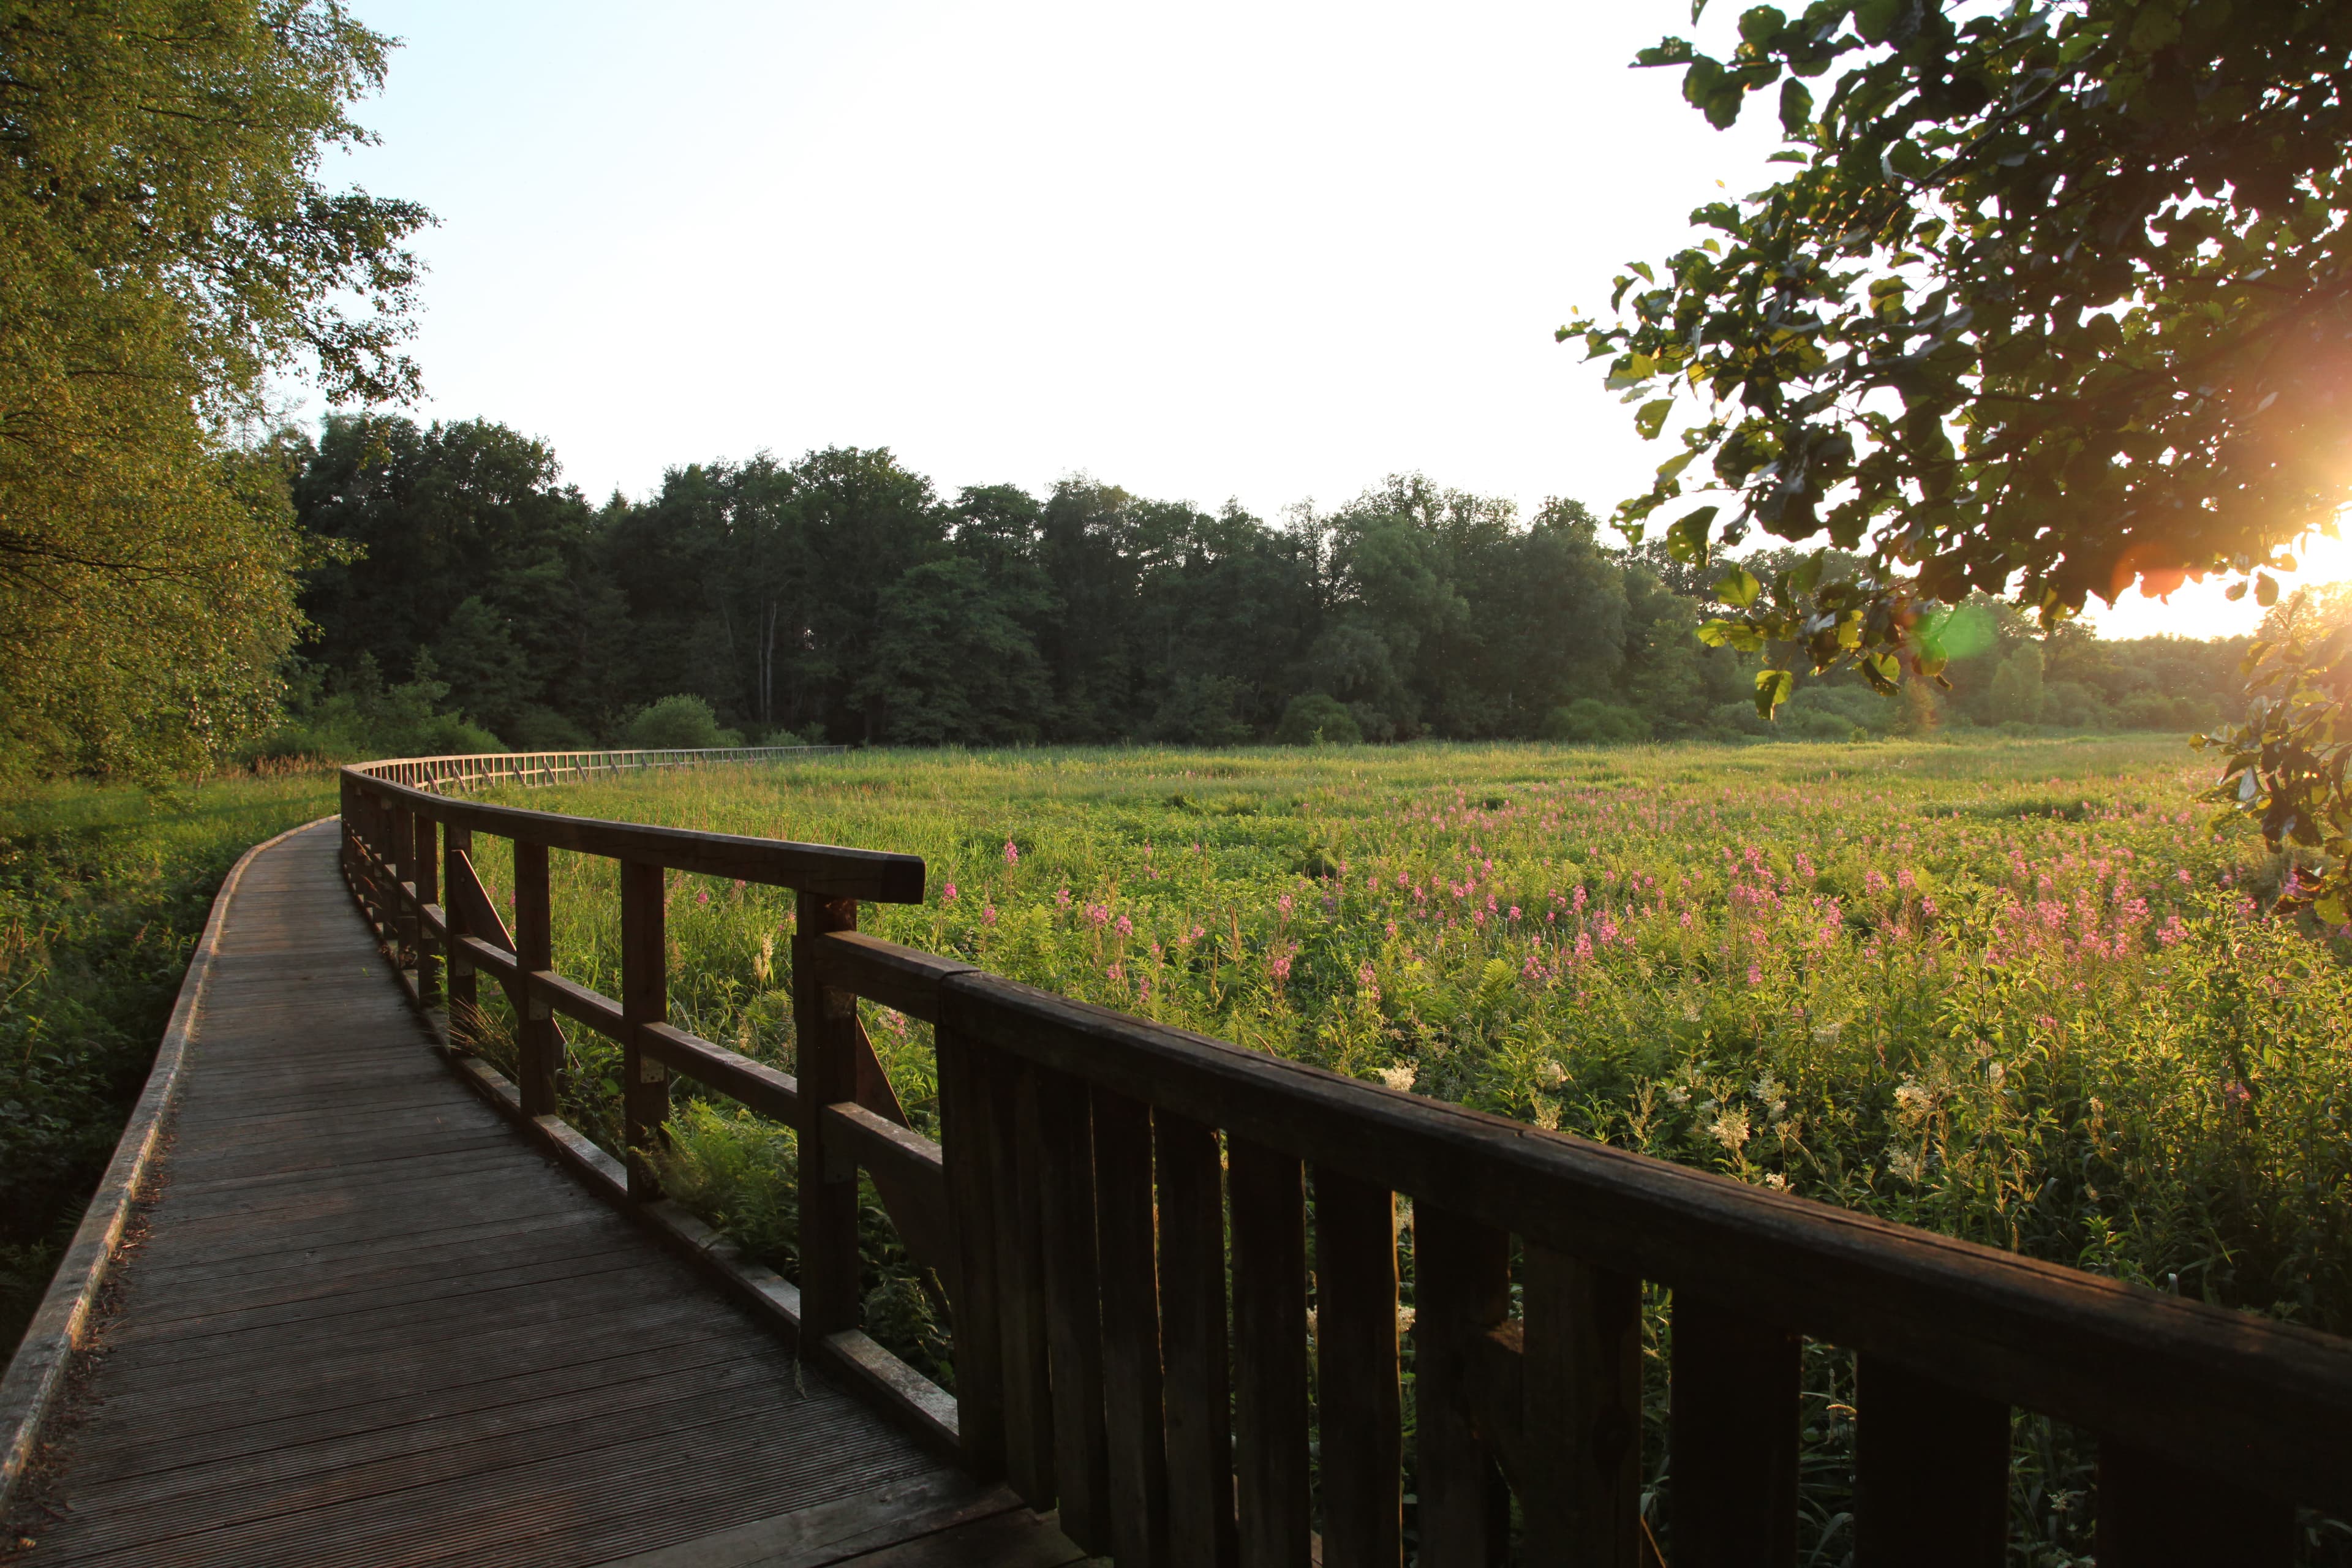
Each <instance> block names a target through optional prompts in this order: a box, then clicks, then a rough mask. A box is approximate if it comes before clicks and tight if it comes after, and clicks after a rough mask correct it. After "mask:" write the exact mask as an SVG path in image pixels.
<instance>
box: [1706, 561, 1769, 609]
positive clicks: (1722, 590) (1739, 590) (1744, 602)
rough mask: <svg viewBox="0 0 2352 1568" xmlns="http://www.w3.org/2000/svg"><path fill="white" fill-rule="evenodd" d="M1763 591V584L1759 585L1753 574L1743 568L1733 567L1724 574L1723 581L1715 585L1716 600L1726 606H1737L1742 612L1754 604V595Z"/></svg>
mask: <svg viewBox="0 0 2352 1568" xmlns="http://www.w3.org/2000/svg"><path fill="white" fill-rule="evenodd" d="M1763 591H1764V584H1761V583H1759V582H1758V581H1757V580H1756V575H1755V574H1754V573H1752V572H1749V571H1748V569H1747V568H1746V567H1744V566H1734V567H1733V568H1732V569H1731V570H1730V571H1728V572H1727V573H1725V574H1723V580H1722V581H1721V582H1719V583H1717V584H1716V585H1715V596H1716V597H1717V598H1718V599H1721V600H1722V601H1723V602H1724V603H1725V604H1727V605H1737V606H1738V608H1740V609H1743V610H1744V609H1746V608H1747V607H1748V605H1752V604H1754V603H1755V602H1756V595H1759V594H1760V593H1762V592H1763Z"/></svg>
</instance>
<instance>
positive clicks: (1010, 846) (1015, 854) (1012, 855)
mask: <svg viewBox="0 0 2352 1568" xmlns="http://www.w3.org/2000/svg"><path fill="white" fill-rule="evenodd" d="M1004 863H1005V864H1006V865H1008V866H1018V865H1019V864H1021V850H1020V847H1018V846H1017V845H1015V844H1014V843H1013V840H1011V839H1010V838H1008V839H1006V840H1005V841H1004Z"/></svg>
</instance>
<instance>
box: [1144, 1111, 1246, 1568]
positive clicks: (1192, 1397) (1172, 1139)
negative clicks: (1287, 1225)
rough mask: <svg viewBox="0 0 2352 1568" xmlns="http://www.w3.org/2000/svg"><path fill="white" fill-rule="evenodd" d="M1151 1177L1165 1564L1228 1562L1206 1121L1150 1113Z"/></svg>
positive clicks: (1219, 1155) (1216, 1238) (1216, 1194)
mask: <svg viewBox="0 0 2352 1568" xmlns="http://www.w3.org/2000/svg"><path fill="white" fill-rule="evenodd" d="M1151 1134H1152V1158H1153V1163H1154V1165H1155V1167H1156V1169H1157V1171H1158V1174H1159V1182H1160V1340H1161V1347H1162V1348H1161V1359H1162V1362H1163V1363H1164V1365H1165V1367H1166V1371H1167V1443H1168V1550H1169V1556H1170V1558H1171V1561H1174V1562H1177V1563H1213V1564H1224V1563H1233V1562H1234V1561H1235V1557H1236V1552H1237V1550H1238V1548H1237V1545H1236V1541H1235V1537H1234V1441H1233V1426H1232V1414H1231V1412H1232V1408H1233V1394H1232V1374H1231V1372H1230V1370H1229V1368H1228V1366H1227V1363H1226V1346H1225V1205H1224V1181H1223V1168H1222V1166H1223V1152H1222V1151H1221V1150H1220V1149H1219V1148H1218V1145H1217V1135H1216V1133H1215V1131H1213V1130H1212V1129H1210V1128H1207V1127H1203V1126H1202V1125H1201V1124H1200V1123H1199V1122H1197V1121H1187V1120H1186V1119H1185V1118H1183V1117H1181V1116H1175V1115H1171V1114H1169V1113H1168V1112H1165V1111H1162V1112H1160V1113H1158V1114H1156V1115H1154V1116H1153V1117H1152V1119H1151Z"/></svg>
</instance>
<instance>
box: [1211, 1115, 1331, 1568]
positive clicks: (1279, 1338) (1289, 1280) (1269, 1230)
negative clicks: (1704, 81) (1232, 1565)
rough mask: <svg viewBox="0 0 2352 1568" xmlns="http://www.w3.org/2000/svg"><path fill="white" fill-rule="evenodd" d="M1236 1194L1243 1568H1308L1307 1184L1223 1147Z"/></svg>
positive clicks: (1276, 1159) (1300, 1173)
mask: <svg viewBox="0 0 2352 1568" xmlns="http://www.w3.org/2000/svg"><path fill="white" fill-rule="evenodd" d="M1225 1160H1226V1167H1227V1168H1226V1173H1225V1178H1226V1184H1227V1186H1228V1187H1229V1188H1230V1189H1231V1191H1232V1194H1233V1226H1234V1235H1233V1253H1234V1463H1235V1481H1236V1490H1237V1491H1238V1493H1239V1496H1238V1499H1237V1508H1238V1510H1239V1515H1240V1520H1239V1523H1240V1559H1241V1563H1242V1568H1307V1560H1308V1552H1310V1550H1311V1548H1312V1543H1313V1539H1314V1530H1315V1524H1314V1511H1313V1507H1312V1499H1311V1498H1310V1496H1309V1494H1308V1491H1307V1183H1306V1175H1305V1172H1304V1170H1303V1168H1302V1167H1301V1165H1300V1164H1299V1163H1298V1161H1297V1159H1295V1158H1293V1157H1291V1156H1290V1155H1287V1154H1282V1153H1277V1152H1275V1151H1273V1150H1270V1149H1266V1148H1264V1147H1261V1146H1260V1145H1258V1144H1255V1143H1251V1142H1247V1141H1245V1140H1244V1139H1240V1138H1232V1137H1229V1138H1227V1139H1226V1140H1225Z"/></svg>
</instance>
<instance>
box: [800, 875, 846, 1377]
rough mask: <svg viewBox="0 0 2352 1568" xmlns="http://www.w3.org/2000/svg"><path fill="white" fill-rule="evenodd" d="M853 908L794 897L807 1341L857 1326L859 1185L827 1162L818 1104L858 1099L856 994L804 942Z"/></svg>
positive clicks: (839, 925) (842, 920)
mask: <svg viewBox="0 0 2352 1568" xmlns="http://www.w3.org/2000/svg"><path fill="white" fill-rule="evenodd" d="M856 925H857V905H856V903H855V902H854V901H851V900H845V899H826V898H821V897H819V896H817V895H816V894H814V893H807V892H803V893H802V894H800V895H799V896H798V897H797V899H796V900H794V903H793V1036H794V1037H795V1039H796V1042H797V1046H798V1050H799V1057H798V1060H797V1062H796V1064H795V1065H796V1066H797V1067H798V1068H799V1069H800V1071H799V1083H798V1088H799V1090H800V1095H801V1105H800V1115H799V1117H798V1118H797V1119H796V1121H795V1122H794V1125H795V1127H796V1128H797V1130H798V1131H799V1134H800V1168H799V1180H800V1237H799V1241H800V1254H801V1312H802V1314H803V1322H804V1326H805V1327H806V1330H807V1331H808V1333H809V1335H810V1336H811V1337H812V1338H813V1339H817V1340H822V1339H823V1338H824V1336H825V1335H827V1334H831V1333H838V1332H840V1331H843V1330H845V1329H854V1328H856V1327H857V1314H858V1300H859V1295H860V1292H859V1289H858V1267H859V1266H858V1261H857V1183H856V1180H855V1179H852V1180H848V1181H843V1180H840V1179H838V1178H837V1177H836V1176H835V1173H834V1172H833V1170H832V1169H831V1168H829V1167H828V1164H827V1162H826V1159H825V1137H826V1127H825V1121H824V1108H825V1107H826V1106H828V1105H835V1104H840V1103H843V1102H845V1101H846V1102H855V1101H856V1099H857V1044H858V1042H857V1037H856V1029H857V999H856V997H855V996H853V995H851V994H849V993H848V992H845V991H839V990H835V989H834V988H832V987H830V986H827V985H825V984H824V983H823V982H822V981H820V980H819V979H818V977H817V971H816V967H815V965H814V963H813V962H812V960H811V957H810V952H809V944H810V943H811V942H814V941H815V940H816V939H817V938H819V937H821V936H824V935H825V934H826V933H827V932H830V931H853V930H855V929H856Z"/></svg>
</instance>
